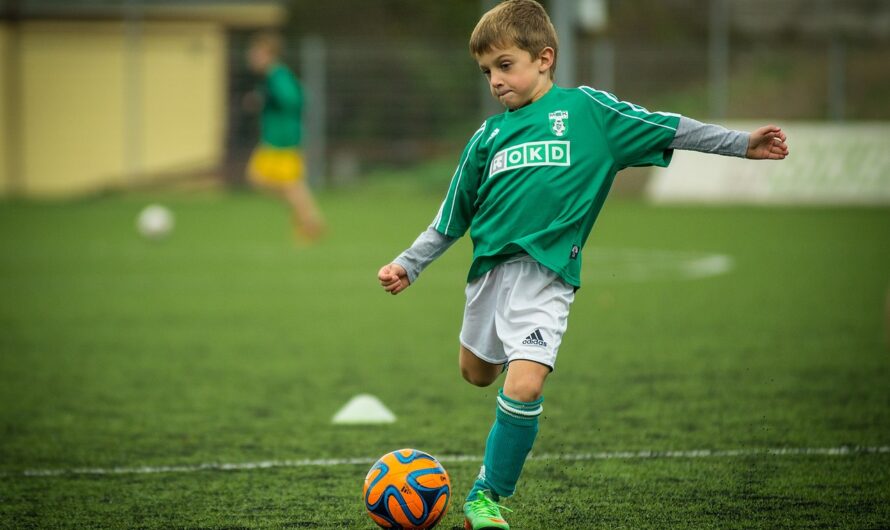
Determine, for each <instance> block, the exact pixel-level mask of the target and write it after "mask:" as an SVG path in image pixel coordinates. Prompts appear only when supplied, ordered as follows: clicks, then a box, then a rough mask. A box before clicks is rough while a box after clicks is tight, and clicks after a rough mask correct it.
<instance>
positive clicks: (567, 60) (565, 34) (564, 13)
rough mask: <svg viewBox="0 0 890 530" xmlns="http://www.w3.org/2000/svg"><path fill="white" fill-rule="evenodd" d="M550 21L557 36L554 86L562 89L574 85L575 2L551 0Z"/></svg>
mask: <svg viewBox="0 0 890 530" xmlns="http://www.w3.org/2000/svg"><path fill="white" fill-rule="evenodd" d="M550 5H551V11H550V19H551V20H552V21H553V26H554V27H555V28H556V34H557V35H559V54H558V57H557V61H556V84H558V85H560V86H564V87H573V86H575V85H576V83H575V79H576V78H577V75H576V74H577V65H576V62H575V40H576V39H575V30H576V25H575V23H576V20H577V14H578V13H577V10H578V4H577V0H552V2H551V4H550Z"/></svg>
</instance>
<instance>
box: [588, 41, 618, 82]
mask: <svg viewBox="0 0 890 530" xmlns="http://www.w3.org/2000/svg"><path fill="white" fill-rule="evenodd" d="M593 86H594V87H595V88H599V89H602V90H606V91H608V92H614V91H615V44H614V43H613V42H612V39H609V38H607V37H597V39H596V41H595V42H594V44H593Z"/></svg>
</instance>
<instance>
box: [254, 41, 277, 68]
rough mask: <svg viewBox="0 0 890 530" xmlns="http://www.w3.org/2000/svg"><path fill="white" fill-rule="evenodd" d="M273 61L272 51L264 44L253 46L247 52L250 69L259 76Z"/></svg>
mask: <svg viewBox="0 0 890 530" xmlns="http://www.w3.org/2000/svg"><path fill="white" fill-rule="evenodd" d="M273 59H274V57H273V56H272V53H271V50H269V48H268V47H267V46H263V45H262V44H253V45H251V46H250V48H249V49H248V50H247V63H248V65H250V69H251V70H253V71H254V72H256V73H258V74H262V73H264V72H265V71H266V69H267V68H269V65H270V64H272V62H273Z"/></svg>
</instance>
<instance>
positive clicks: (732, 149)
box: [670, 116, 751, 158]
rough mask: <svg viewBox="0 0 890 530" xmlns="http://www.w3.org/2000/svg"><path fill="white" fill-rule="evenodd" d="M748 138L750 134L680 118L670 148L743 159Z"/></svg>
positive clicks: (746, 149) (684, 117) (683, 117)
mask: <svg viewBox="0 0 890 530" xmlns="http://www.w3.org/2000/svg"><path fill="white" fill-rule="evenodd" d="M750 136H751V135H750V133H746V132H742V131H731V130H729V129H727V128H725V127H721V126H719V125H711V124H709V123H702V122H700V121H696V120H693V119H692V118H687V117H686V116H680V124H679V126H678V127H677V134H676V135H675V136H674V141H672V142H671V145H670V148H671V149H686V150H689V151H701V152H702V153H714V154H717V155H726V156H737V157H740V158H745V153H747V152H748V139H749V138H750Z"/></svg>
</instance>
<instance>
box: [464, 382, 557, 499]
mask: <svg viewBox="0 0 890 530" xmlns="http://www.w3.org/2000/svg"><path fill="white" fill-rule="evenodd" d="M497 401H498V408H497V412H496V413H495V420H494V424H493V425H492V426H491V432H489V433H488V441H487V442H486V443H485V458H484V459H483V461H482V470H481V471H480V472H479V477H478V478H477V479H476V482H475V484H473V488H472V490H470V494H469V495H468V496H467V500H473V499H476V492H477V491H480V490H484V491H488V492H489V493H490V495H491V496H492V498H493V500H495V501H497V500H500V498H501V497H509V496H510V495H513V492H514V491H516V481H517V480H519V474H520V473H522V466H523V465H524V464H525V458H526V457H527V456H528V453H529V451H531V449H532V445H534V443H535V437H536V436H537V435H538V416H540V415H541V411H542V410H544V407H543V406H542V403H544V398H543V397H542V398H539V399H537V400H535V401H531V402H528V403H526V402H523V401H516V400H515V399H510V398H509V397H507V396H505V395H504V390H503V389H501V390H499V391H498V399H497Z"/></svg>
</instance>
